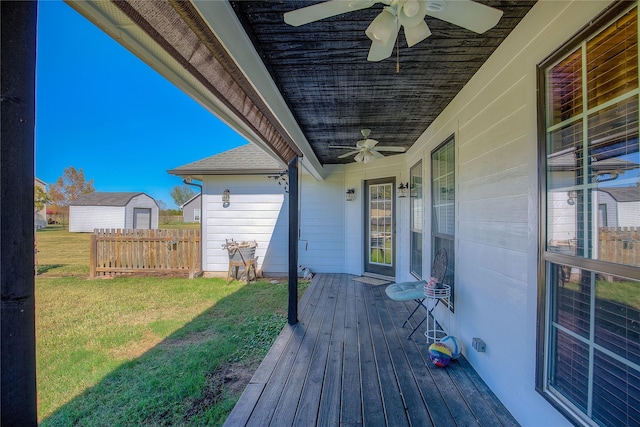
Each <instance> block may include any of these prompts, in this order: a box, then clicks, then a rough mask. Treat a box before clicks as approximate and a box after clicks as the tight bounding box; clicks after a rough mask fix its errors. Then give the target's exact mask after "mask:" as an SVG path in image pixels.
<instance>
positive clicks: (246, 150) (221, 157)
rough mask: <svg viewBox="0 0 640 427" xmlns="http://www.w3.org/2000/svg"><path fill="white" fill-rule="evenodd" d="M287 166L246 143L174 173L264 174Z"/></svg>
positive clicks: (275, 171)
mask: <svg viewBox="0 0 640 427" xmlns="http://www.w3.org/2000/svg"><path fill="white" fill-rule="evenodd" d="M284 169H286V166H285V165H283V164H282V163H280V162H279V161H277V160H275V159H274V158H273V157H271V156H270V155H268V154H267V153H265V152H264V151H263V150H262V149H260V148H259V147H258V146H256V145H255V144H246V145H242V146H240V147H237V148H233V149H231V150H228V151H224V152H222V153H220V154H216V155H215V156H211V157H207V158H206V159H202V160H198V161H195V162H193V163H189V164H187V165H184V166H180V167H177V168H175V169H171V170H168V171H167V172H169V173H170V174H172V175H179V176H187V175H263V174H268V173H278V172H281V171H282V170H284Z"/></svg>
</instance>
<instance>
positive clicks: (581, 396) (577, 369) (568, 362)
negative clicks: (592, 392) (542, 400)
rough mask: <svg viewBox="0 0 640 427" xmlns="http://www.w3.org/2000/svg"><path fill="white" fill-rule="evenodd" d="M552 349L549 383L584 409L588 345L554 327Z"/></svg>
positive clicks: (586, 387)
mask: <svg viewBox="0 0 640 427" xmlns="http://www.w3.org/2000/svg"><path fill="white" fill-rule="evenodd" d="M553 351H554V354H552V360H553V366H552V369H551V378H550V379H549V385H551V386H552V387H554V388H555V389H556V390H557V391H558V392H560V394H562V395H563V396H564V397H566V398H567V399H569V400H570V401H571V402H572V403H573V404H574V405H576V406H577V407H578V408H580V409H581V410H583V411H585V410H586V409H587V400H588V390H589V387H588V383H589V347H588V346H587V345H586V344H584V343H582V342H581V341H579V340H577V339H575V338H573V337H572V336H571V335H569V334H566V333H564V332H563V331H561V330H558V329H554V331H553Z"/></svg>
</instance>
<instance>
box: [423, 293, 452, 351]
mask: <svg viewBox="0 0 640 427" xmlns="http://www.w3.org/2000/svg"><path fill="white" fill-rule="evenodd" d="M424 296H425V301H426V305H427V311H428V312H429V314H431V315H432V317H433V323H429V322H427V331H426V332H425V333H424V336H425V337H427V343H429V342H438V341H440V340H441V339H442V338H444V337H445V336H446V335H447V333H446V332H445V331H444V330H442V329H438V324H439V323H440V322H442V321H443V320H444V319H440V321H438V319H437V318H436V312H435V311H434V309H435V308H436V306H437V305H438V304H439V303H440V301H443V302H446V303H447V306H448V305H449V297H450V296H451V286H449V285H438V286H437V287H429V286H428V284H427V285H425V286H424ZM446 317H447V319H446V321H447V330H450V325H451V324H450V319H449V309H448V308H447V310H446ZM431 325H432V326H433V327H431Z"/></svg>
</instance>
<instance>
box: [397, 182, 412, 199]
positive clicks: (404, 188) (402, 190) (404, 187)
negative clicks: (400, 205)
mask: <svg viewBox="0 0 640 427" xmlns="http://www.w3.org/2000/svg"><path fill="white" fill-rule="evenodd" d="M408 192H409V183H408V182H406V183H404V184H403V183H400V185H398V197H407V193H408Z"/></svg>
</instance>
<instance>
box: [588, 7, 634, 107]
mask: <svg viewBox="0 0 640 427" xmlns="http://www.w3.org/2000/svg"><path fill="white" fill-rule="evenodd" d="M637 31H638V24H637V9H636V8H634V9H632V10H631V11H630V12H629V13H628V14H627V15H625V16H623V17H622V18H620V19H619V20H617V21H616V22H614V23H613V24H612V25H610V26H609V27H608V28H606V29H605V30H603V31H602V32H601V33H600V34H598V35H597V36H596V37H594V38H593V39H591V40H590V41H589V42H588V43H587V98H588V104H589V108H590V109H591V108H594V107H597V106H598V105H601V104H603V103H605V102H607V101H610V100H612V99H614V98H616V97H618V96H620V95H623V94H625V93H628V92H630V91H631V90H633V89H636V88H637V87H638V42H637V38H638V37H637Z"/></svg>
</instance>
